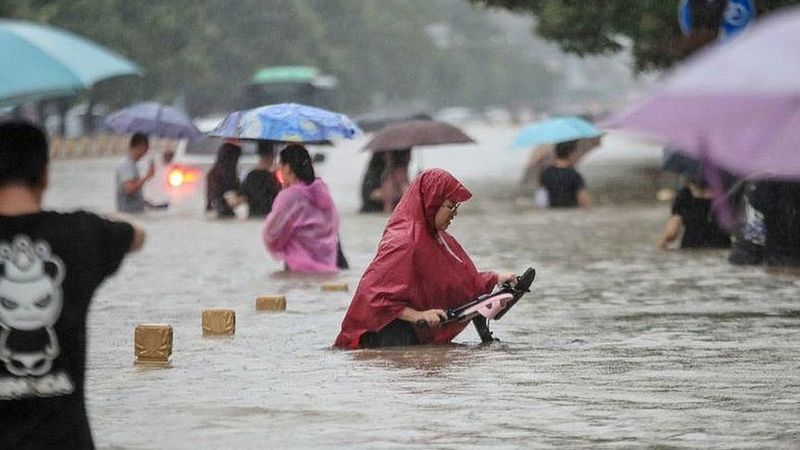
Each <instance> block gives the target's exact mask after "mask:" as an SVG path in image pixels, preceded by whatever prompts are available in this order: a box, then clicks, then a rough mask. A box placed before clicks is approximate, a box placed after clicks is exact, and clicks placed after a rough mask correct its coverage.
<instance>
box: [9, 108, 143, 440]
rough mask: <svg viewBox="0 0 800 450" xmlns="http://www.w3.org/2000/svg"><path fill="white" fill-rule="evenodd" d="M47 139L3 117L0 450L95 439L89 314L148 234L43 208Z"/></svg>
mask: <svg viewBox="0 0 800 450" xmlns="http://www.w3.org/2000/svg"><path fill="white" fill-rule="evenodd" d="M47 163H48V150H47V139H46V137H45V135H44V133H42V131H41V130H40V129H39V128H37V127H35V126H33V125H31V124H28V123H25V122H20V121H14V122H7V123H2V124H0V448H3V449H5V448H14V449H65V448H69V449H90V448H93V447H94V444H93V442H92V434H91V430H90V428H89V420H88V418H87V415H86V406H85V400H84V387H83V384H84V372H85V366H86V314H87V312H88V309H89V303H90V301H91V299H92V296H93V294H94V292H95V290H96V289H97V287H98V286H99V285H100V284H101V283H102V282H103V280H104V279H105V278H107V277H108V276H110V275H112V274H113V273H114V272H116V270H117V269H118V268H119V265H120V263H121V262H122V260H123V258H124V257H125V255H126V254H127V253H128V252H130V251H135V250H138V249H139V248H140V247H141V246H142V244H143V242H144V232H143V231H142V230H141V229H139V228H137V227H134V226H133V225H131V224H129V223H126V222H116V221H111V220H106V219H102V218H100V217H98V216H96V215H94V214H91V213H88V212H84V211H77V212H73V213H58V212H53V211H43V210H42V207H41V205H42V196H43V194H44V191H45V189H46V188H47Z"/></svg>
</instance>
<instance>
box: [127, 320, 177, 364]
mask: <svg viewBox="0 0 800 450" xmlns="http://www.w3.org/2000/svg"><path fill="white" fill-rule="evenodd" d="M133 341H134V351H135V354H136V364H142V365H152V366H162V367H166V366H167V365H169V357H170V355H172V327H171V326H169V325H137V326H136V331H135V332H134V335H133Z"/></svg>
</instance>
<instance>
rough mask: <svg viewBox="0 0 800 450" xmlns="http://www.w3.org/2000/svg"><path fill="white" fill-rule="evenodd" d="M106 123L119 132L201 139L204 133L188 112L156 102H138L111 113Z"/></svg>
mask: <svg viewBox="0 0 800 450" xmlns="http://www.w3.org/2000/svg"><path fill="white" fill-rule="evenodd" d="M105 124H106V125H107V126H108V127H109V128H111V129H112V130H114V131H115V132H117V133H121V134H131V133H145V134H148V135H151V136H156V137H162V138H170V139H183V138H186V139H199V138H201V137H203V133H202V132H201V131H200V130H198V129H197V127H195V126H194V124H193V123H192V119H190V118H189V117H188V116H186V114H184V113H182V112H180V111H178V110H177V109H175V108H173V107H171V106H164V105H162V104H160V103H156V102H144V103H137V104H135V105H132V106H129V107H127V108H123V109H120V110H119V111H115V112H113V113H111V114H109V115H108V116H107V117H106V119H105Z"/></svg>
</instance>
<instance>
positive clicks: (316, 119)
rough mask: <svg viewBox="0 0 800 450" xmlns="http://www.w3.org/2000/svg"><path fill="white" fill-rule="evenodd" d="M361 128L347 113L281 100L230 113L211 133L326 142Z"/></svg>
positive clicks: (280, 140) (355, 134)
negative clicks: (279, 102) (276, 102)
mask: <svg viewBox="0 0 800 450" xmlns="http://www.w3.org/2000/svg"><path fill="white" fill-rule="evenodd" d="M359 134H361V130H359V129H358V127H357V126H356V125H355V124H354V123H353V122H352V121H351V120H350V118H348V117H347V116H346V115H344V114H339V113H335V112H331V111H327V110H324V109H321V108H314V107H311V106H305V105H299V104H296V103H281V104H277V105H267V106H262V107H260V108H255V109H251V110H248V111H237V112H233V113H230V114H228V116H227V117H225V119H224V120H223V121H222V123H221V124H220V125H218V126H217V128H215V129H214V130H213V131H212V132H211V133H209V136H217V137H223V138H237V139H255V140H267V141H276V142H296V143H324V142H328V141H330V140H332V139H336V138H343V139H353V138H355V137H356V136H358V135H359Z"/></svg>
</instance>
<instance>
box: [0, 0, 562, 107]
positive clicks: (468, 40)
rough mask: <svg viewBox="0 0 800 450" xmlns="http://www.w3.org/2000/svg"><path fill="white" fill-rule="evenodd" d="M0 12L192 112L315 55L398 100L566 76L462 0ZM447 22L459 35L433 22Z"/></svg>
mask: <svg viewBox="0 0 800 450" xmlns="http://www.w3.org/2000/svg"><path fill="white" fill-rule="evenodd" d="M0 16H3V17H11V18H19V19H25V20H32V21H36V22H41V23H45V24H52V25H55V26H59V27H62V28H65V29H67V30H70V31H73V32H75V33H78V34H81V35H84V36H86V37H88V38H90V39H93V40H95V41H97V42H98V43H100V44H102V45H105V46H107V47H109V48H111V49H113V50H115V51H117V52H119V53H121V54H122V55H124V56H126V57H128V58H130V59H131V60H133V61H135V62H137V63H138V64H139V65H140V66H141V67H142V68H143V69H144V74H143V77H142V78H140V79H134V78H130V77H128V78H123V79H119V80H111V81H108V82H104V83H101V84H100V85H99V86H97V88H96V89H95V92H94V96H95V97H96V98H98V100H100V101H104V102H107V103H111V104H112V106H119V105H122V104H124V103H127V102H130V101H133V100H141V99H154V100H159V101H162V102H172V101H174V100H175V99H176V98H184V99H185V101H186V105H187V108H188V110H189V111H190V112H191V113H193V114H204V113H210V112H220V111H226V110H230V109H233V108H236V107H237V106H238V105H240V103H241V102H240V100H241V95H242V92H243V87H244V85H245V84H246V83H247V82H248V81H249V79H250V77H251V76H252V75H253V73H254V72H255V71H256V70H257V69H259V68H262V67H266V66H273V65H295V64H305V65H312V66H316V67H318V68H319V69H320V70H321V71H323V72H324V73H329V74H332V75H335V76H337V77H338V79H339V81H340V89H338V93H337V94H338V98H337V100H338V106H339V107H341V108H342V109H344V110H347V111H351V112H352V111H358V110H364V109H367V108H369V107H372V106H375V105H376V104H380V103H381V102H391V101H394V100H405V99H422V100H423V101H424V102H425V103H427V104H428V105H429V106H430V107H440V106H445V105H465V106H482V105H486V104H491V103H509V102H512V101H516V100H519V99H536V100H538V101H540V102H544V101H546V100H547V99H548V98H549V97H550V96H552V95H553V91H554V86H555V84H556V83H557V78H556V76H555V74H554V73H553V72H552V70H550V69H548V68H546V67H545V66H544V65H542V64H540V63H538V62H536V61H535V60H532V59H530V58H528V59H526V58H520V57H519V54H518V52H517V49H508V48H506V47H505V46H503V45H483V44H485V43H486V42H488V38H490V37H491V36H493V35H497V34H498V33H502V30H501V29H498V28H497V27H496V26H494V25H492V24H491V23H489V21H487V19H486V14H485V11H483V10H482V9H481V8H476V7H472V6H470V5H469V4H467V3H465V2H463V1H461V0H436V1H431V0H403V1H372V0H236V1H225V0H169V1H163V0H140V1H135V2H134V1H130V0H70V1H58V0H0ZM437 23H446V24H448V26H449V27H450V28H451V34H453V35H457V36H458V37H459V38H460V39H461V40H460V41H459V43H458V44H457V45H450V46H447V47H443V46H441V45H437V43H436V42H434V41H433V39H432V38H431V36H430V34H429V33H428V30H429V27H430V26H431V25H432V24H437Z"/></svg>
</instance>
